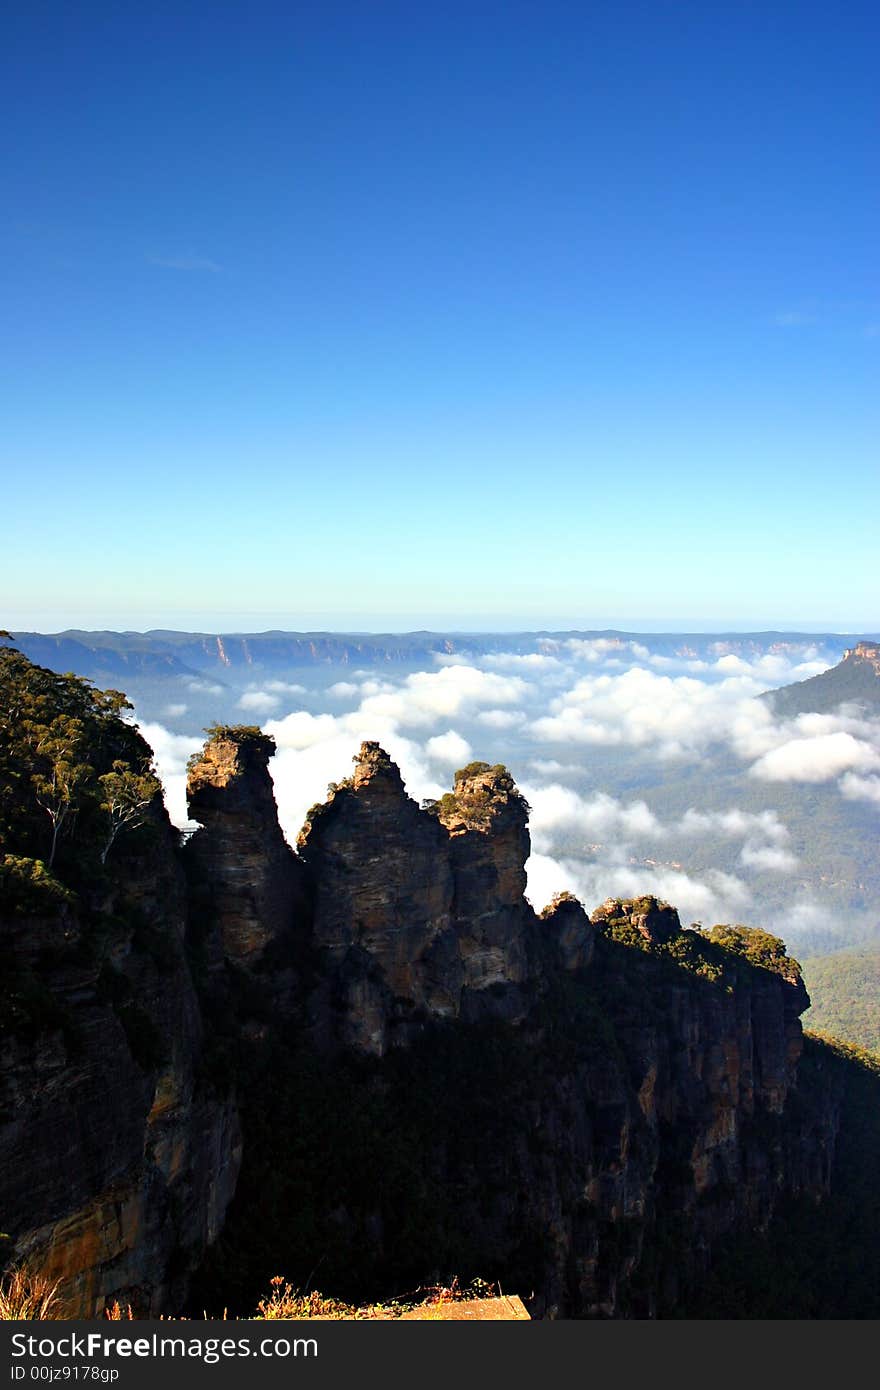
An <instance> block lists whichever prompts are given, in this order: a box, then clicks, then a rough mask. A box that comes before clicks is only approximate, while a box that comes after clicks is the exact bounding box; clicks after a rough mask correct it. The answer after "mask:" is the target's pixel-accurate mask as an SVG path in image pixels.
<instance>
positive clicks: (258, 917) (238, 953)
mask: <svg viewBox="0 0 880 1390" xmlns="http://www.w3.org/2000/svg"><path fill="white" fill-rule="evenodd" d="M274 752H275V744H274V742H273V740H272V739H271V738H269V737H268V736H267V735H265V734H262V733H260V731H259V729H256V728H254V729H251V728H248V727H247V726H245V727H243V728H235V729H228V728H223V727H221V728H219V729H218V730H216V731H215V733H214V734H213V735H212V737H211V738H210V739H209V740H208V742H207V743H206V744H205V747H204V749H203V750H202V753H201V754H200V756H199V757H198V758H196V759H195V760H194V761H193V762H192V764H191V766H190V769H189V776H188V779H187V803H188V807H189V814H190V816H191V818H192V819H193V820H194V821H197V822H199V824H200V827H201V828H200V829H199V830H197V831H196V832H195V834H194V835H193V836H192V837H191V838H190V839H189V841H188V842H187V845H186V856H185V857H186V864H187V871H188V875H189V880H190V915H191V918H192V920H193V930H194V931H196V932H199V933H200V936H201V941H202V945H203V949H204V951H205V957H206V961H207V967H208V970H209V971H210V972H211V973H213V974H214V975H216V974H217V973H218V972H220V971H222V970H223V969H224V968H225V967H226V966H227V965H229V966H231V967H233V968H238V969H242V970H245V971H247V972H249V973H252V972H254V971H256V972H257V973H260V974H261V975H262V980H263V983H264V985H265V986H266V988H267V989H268V991H269V992H270V993H271V995H272V997H273V1000H274V1001H275V1002H279V1001H280V1002H286V1003H288V1004H289V1002H290V997H291V992H292V990H293V989H294V987H295V978H294V969H293V957H294V954H295V952H294V951H293V949H292V948H291V938H292V937H293V936H294V935H295V934H296V932H297V927H298V924H299V923H300V922H301V920H302V918H303V916H304V913H305V911H306V903H305V895H304V885H303V877H302V865H301V864H300V862H299V861H298V860H297V858H296V856H295V855H294V854H293V852H292V850H291V849H290V848H289V846H288V845H287V842H286V841H285V839H284V836H283V835H282V833H281V827H280V826H279V824H278V809H277V807H276V805H275V796H274V792H273V789H272V779H271V777H270V775H269V758H270V757H271V755H272V754H273V753H274ZM270 947H271V948H273V949H272V950H270V949H269V948H270ZM215 983H216V982H215Z"/></svg>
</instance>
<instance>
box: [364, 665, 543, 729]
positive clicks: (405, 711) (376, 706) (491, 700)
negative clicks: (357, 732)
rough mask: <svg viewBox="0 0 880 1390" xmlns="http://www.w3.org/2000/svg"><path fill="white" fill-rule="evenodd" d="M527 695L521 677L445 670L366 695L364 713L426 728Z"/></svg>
mask: <svg viewBox="0 0 880 1390" xmlns="http://www.w3.org/2000/svg"><path fill="white" fill-rule="evenodd" d="M528 692H529V686H528V685H527V684H526V682H525V681H524V680H523V679H522V678H521V677H520V676H501V675H498V674H496V673H495V672H493V671H481V670H479V669H478V668H477V667H476V666H442V667H441V668H440V669H439V670H438V671H417V672H415V674H414V675H410V676H407V677H406V679H405V681H404V682H403V684H402V685H399V686H397V687H392V688H390V689H388V688H387V687H386V688H384V689H383V690H382V691H381V692H380V693H378V694H369V695H367V697H366V699H364V700H363V702H362V704H361V710H362V712H363V713H365V714H374V715H380V716H383V717H385V718H388V719H392V720H394V721H395V722H396V723H397V724H403V725H408V726H412V727H426V726H430V725H431V724H433V723H435V722H436V721H437V720H439V719H454V718H456V717H457V716H459V715H466V714H469V713H475V712H476V711H477V710H478V709H479V707H480V706H481V705H490V706H495V705H513V704H517V703H519V702H520V701H521V700H522V699H524V697H525V696H526V694H527V693H528Z"/></svg>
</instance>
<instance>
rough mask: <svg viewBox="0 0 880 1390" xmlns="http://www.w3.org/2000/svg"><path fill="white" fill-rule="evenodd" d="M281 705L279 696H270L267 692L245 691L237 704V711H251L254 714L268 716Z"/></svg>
mask: <svg viewBox="0 0 880 1390" xmlns="http://www.w3.org/2000/svg"><path fill="white" fill-rule="evenodd" d="M280 704H281V696H280V695H272V694H271V693H270V692H269V691H268V690H246V691H245V693H244V694H243V695H242V697H241V699H240V700H239V702H238V707H239V709H246V710H253V712H254V713H255V714H268V712H269V710H273V709H277V708H278V706H279V705H280Z"/></svg>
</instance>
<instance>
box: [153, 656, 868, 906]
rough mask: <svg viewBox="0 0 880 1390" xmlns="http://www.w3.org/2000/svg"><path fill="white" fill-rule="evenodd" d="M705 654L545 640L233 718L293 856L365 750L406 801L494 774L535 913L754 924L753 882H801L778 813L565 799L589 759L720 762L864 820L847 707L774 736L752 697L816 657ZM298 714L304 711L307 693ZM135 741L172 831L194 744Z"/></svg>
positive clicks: (784, 724) (253, 705)
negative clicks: (268, 745)
mask: <svg viewBox="0 0 880 1390" xmlns="http://www.w3.org/2000/svg"><path fill="white" fill-rule="evenodd" d="M716 647H717V650H715V651H709V653H708V656H704V657H697V656H695V655H692V654H688V652H687V651H686V650H683V651H682V652H680V653H679V654H678V655H675V656H669V655H667V654H662V653H653V652H651V651H650V650H649V649H648V648H647V647H646V646H644V645H643V644H641V643H639V642H636V641H631V640H628V639H618V638H597V639H590V640H586V639H570V640H555V639H546V641H542V642H541V650H540V651H538V652H536V653H531V654H528V653H526V654H521V653H503V652H502V653H494V654H492V655H489V656H483V657H471V658H468V659H464V658H462V657H458V658H451V657H443V658H438V661H437V665H436V667H435V668H434V669H432V670H428V671H418V672H414V673H411V674H408V675H405V676H402V677H398V678H397V679H392V678H389V677H388V675H387V673H386V672H384V671H383V673H382V676H377V675H376V674H375V673H374V672H369V671H355V672H353V673H351V674H350V675H348V674H347V676H346V679H345V680H341V681H337V682H336V683H335V684H332V685H330V686H329V687H328V688H327V689H326V690H325V691H324V692H323V695H321V696H318V697H317V699H318V700H322V701H323V704H324V708H320V706H319V708H318V712H312V711H310V710H307V709H304V708H302V706H301V703H300V701H299V698H298V697H300V696H302V695H306V694H307V692H306V691H305V690H304V688H303V687H302V686H300V685H297V684H293V683H289V682H283V681H266V682H264V683H263V685H262V686H261V687H260V688H253V689H251V690H247V691H245V692H244V693H243V694H241V695H240V696H239V699H238V706H239V708H240V709H241V710H242V712H243V713H244V714H247V715H250V716H252V717H257V718H259V717H262V718H263V720H264V722H263V728H264V730H265V732H266V733H268V734H271V735H272V736H273V738H274V739H275V740H276V744H277V749H278V751H277V754H276V756H275V757H274V758H273V759H272V761H271V763H270V769H271V772H272V777H273V781H274V786H275V795H276V800H277V802H278V807H279V816H280V819H281V824H282V827H283V829H284V832H285V835H286V836H287V839H288V841H289V842H290V843H291V844H295V843H296V839H297V835H298V833H299V830H300V828H301V826H302V824H303V821H304V819H305V817H306V814H307V811H308V809H309V807H310V806H311V805H312V804H314V803H315V802H316V801H322V800H324V799H325V797H326V792H327V785H328V783H330V782H338V781H340V780H341V779H342V778H344V777H346V776H347V775H348V774H349V772H350V771H351V763H352V757H353V755H354V754H356V752H357V749H358V746H359V744H360V742H361V741H362V740H364V739H373V740H376V741H378V742H379V743H381V744H382V745H383V747H385V748H386V749H387V750H388V752H389V753H390V755H391V757H392V758H393V759H394V760H395V761H396V762H397V763H398V765H399V766H400V769H401V773H402V776H403V778H404V782H405V784H406V787H407V790H408V791H409V793H410V795H411V796H413V797H414V798H415V799H416V800H417V801H420V800H421V799H423V798H424V797H437V796H439V795H441V794H442V792H443V791H445V790H447V789H448V787H449V785H450V782H451V774H452V772H453V771H454V770H455V768H457V767H460V766H462V765H463V764H465V763H467V762H469V761H470V760H471V759H472V758H473V757H474V756H476V757H478V758H485V759H486V760H487V761H490V762H496V761H504V762H507V763H508V765H509V766H510V767H511V770H512V771H513V773H514V775H515V776H516V777H517V780H518V781H519V782H520V785H521V786H522V788H523V791H524V794H525V795H526V797H527V799H528V800H529V802H530V804H531V807H532V812H531V817H530V827H531V834H532V844H533V853H532V857H531V859H530V861H529V866H528V883H529V888H528V892H529V896H530V898H531V900H532V902H533V903H534V905H535V906H536V907H538V908H540V907H542V906H543V905H544V904H545V903H546V902H547V901H548V900H549V898H550V897H551V896H552V895H553V893H554V892H557V891H559V890H560V889H563V888H567V889H569V890H570V891H572V892H575V893H577V895H578V896H579V897H581V898H582V900H583V901H584V902H585V904H586V905H587V907H588V908H589V907H592V906H595V905H596V904H597V903H598V902H600V901H602V900H604V899H605V898H606V897H608V896H612V895H614V896H617V895H625V896H629V895H632V894H641V893H655V894H656V895H657V896H660V897H663V898H666V899H667V900H668V901H670V902H672V903H673V904H674V905H675V906H676V907H677V908H678V909H679V912H680V915H681V917H682V921H685V922H687V921H691V920H694V921H702V920H707V921H732V920H748V918H749V916H750V915H751V916H752V917H753V919H754V920H763V921H764V922H765V924H767V923H766V914H764V913H763V911H762V907H761V901H760V899H758V900H756V898H755V896H754V891H755V890H754V886H753V885H754V882H755V879H756V876H757V877H761V876H767V875H770V876H774V877H776V878H784V876H786V875H788V876H795V875H796V874H797V873H798V872H799V871H800V865H799V861H798V858H797V856H796V855H795V853H794V852H793V850H792V848H791V845H790V835H789V831H788V829H787V827H786V825H785V823H784V818H783V816H782V814H781V813H780V812H777V811H775V810H765V811H760V812H755V811H750V810H747V809H742V808H739V807H732V808H727V809H724V810H708V811H707V810H704V809H702V808H701V807H700V806H698V805H697V806H692V807H691V808H690V809H688V810H686V811H685V812H684V813H683V814H680V815H678V816H675V817H672V816H663V815H662V814H659V813H658V811H657V810H656V809H652V807H651V806H649V804H648V803H647V801H646V800H645V799H644V798H642V797H640V796H638V795H637V794H634V795H631V796H625V795H622V794H620V793H618V795H612V794H611V791H613V790H615V789H614V788H613V787H612V788H611V790H601V791H595V790H593V791H590V792H589V793H586V792H584V790H583V787H582V786H581V787H580V789H576V788H575V787H572V786H569V785H567V782H568V781H569V780H571V781H574V782H576V783H577V782H580V783H583V780H584V775H585V769H586V768H587V767H588V766H589V755H588V750H589V749H590V748H591V747H594V748H596V749H600V750H601V749H605V750H615V749H619V750H621V753H624V752H627V751H629V750H635V751H636V752H637V753H638V755H639V757H640V758H641V759H649V760H653V762H654V763H655V765H658V766H659V767H661V768H663V767H665V766H667V765H668V766H670V767H671V768H675V769H678V768H680V767H686V766H689V765H693V764H696V763H699V764H701V765H702V764H704V763H705V764H706V765H708V764H709V763H711V759H712V758H713V757H714V756H715V754H716V753H719V754H721V755H723V756H725V757H727V758H728V760H729V759H730V758H731V757H732V758H733V759H734V760H735V761H736V762H737V763H738V764H740V765H741V766H742V769H743V771H745V772H748V774H749V776H750V778H751V779H754V780H755V781H756V782H758V783H763V784H765V785H768V786H771V787H772V786H773V785H779V786H782V785H783V784H789V785H791V786H792V787H797V786H798V785H806V784H810V783H824V784H827V785H829V786H831V787H832V788H834V787H836V788H837V790H838V791H839V793H840V795H841V796H842V797H843V798H846V799H847V800H850V801H853V800H855V801H859V802H861V803H862V804H863V806H864V807H865V813H866V814H871V813H873V809H874V808H875V807H877V806H880V721H878V720H876V719H870V718H866V717H864V715H863V714H861V713H860V712H859V711H857V710H853V709H847V708H842V709H841V710H840V711H838V712H837V713H836V714H830V715H829V714H821V715H820V714H807V715H800V716H797V717H796V718H793V719H787V720H782V719H777V718H776V717H775V716H774V713H773V710H772V708H771V707H770V705H769V704H768V703H767V702H765V701H760V700H756V699H755V696H756V695H758V694H760V693H761V692H763V691H765V690H767V689H769V688H773V687H774V686H777V685H780V684H785V683H787V682H790V681H793V680H802V679H804V678H805V676H806V675H812V674H814V673H815V671H816V670H818V669H823V668H824V663H823V662H822V660H821V659H820V656H819V654H818V653H817V652H816V650H815V648H811V647H810V645H809V644H802V646H801V647H800V648H798V649H797V650H795V651H793V652H791V653H789V654H787V655H786V654H780V653H776V652H771V653H763V654H761V653H758V654H756V655H755V656H753V657H748V658H746V657H744V656H743V655H742V654H741V653H736V652H732V651H730V650H728V649H726V648H725V644H724V643H719V644H716ZM194 688H195V687H194ZM218 689H219V687H218ZM199 690H200V693H204V687H203V686H201V685H200V686H199ZM307 702H308V703H310V704H311V705H312V706H313V708H314V706H315V704H316V693H315V692H314V691H313V692H311V693H310V695H309V699H308V701H307ZM183 712H184V711H183V710H182V709H181V714H182V713H183ZM169 713H170V711H169ZM176 713H177V709H176V708H175V714H176ZM244 722H250V721H249V720H245V721H244ZM141 729H142V732H143V734H144V736H145V737H146V739H147V741H148V742H149V743H150V744H151V746H152V747H153V749H154V751H155V754H156V760H157V765H158V768H159V772H160V775H161V776H162V780H163V783H164V785H165V797H166V804H167V806H168V809H169V814H170V815H171V818H172V820H173V821H175V823H176V824H178V825H185V824H186V823H187V821H186V806H185V793H184V788H185V769H186V759H187V758H188V757H189V755H190V754H191V753H193V752H195V751H196V750H197V749H198V748H199V747H200V746H201V743H202V737H201V736H198V735H196V734H193V735H192V736H188V735H181V734H173V733H170V732H169V731H168V730H167V729H165V728H164V727H163V726H162V725H161V724H158V723H149V724H143V725H142V726H141ZM631 765H632V763H630V766H631ZM603 766H607V758H606V763H605V764H603ZM611 775H613V774H611ZM719 844H720V845H722V846H724V845H726V846H727V848H726V850H725V851H724V857H723V861H722V862H723V864H724V868H723V869H722V868H717V869H708V870H700V871H695V870H694V869H692V868H690V867H687V864H688V861H689V860H690V861H693V860H694V859H696V860H697V862H699V854H698V850H699V848H700V847H701V846H704V847H705V846H706V845H710V846H712V845H714V846H715V847H716V848H717V847H718V845H719ZM704 858H705V857H704ZM791 891H792V900H793V906H792V907H791V910H790V912H789V913H788V915H787V917H786V922H787V923H788V924H789V925H792V924H793V929H795V930H799V929H804V930H806V929H808V928H809V926H810V922H811V913H810V910H809V909H810V905H809V903H808V902H806V901H802V900H801V899H799V898H798V893H799V892H801V890H800V889H799V888H798V887H797V885H796V882H795V878H794V877H792V878H791ZM813 920H815V914H813Z"/></svg>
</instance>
